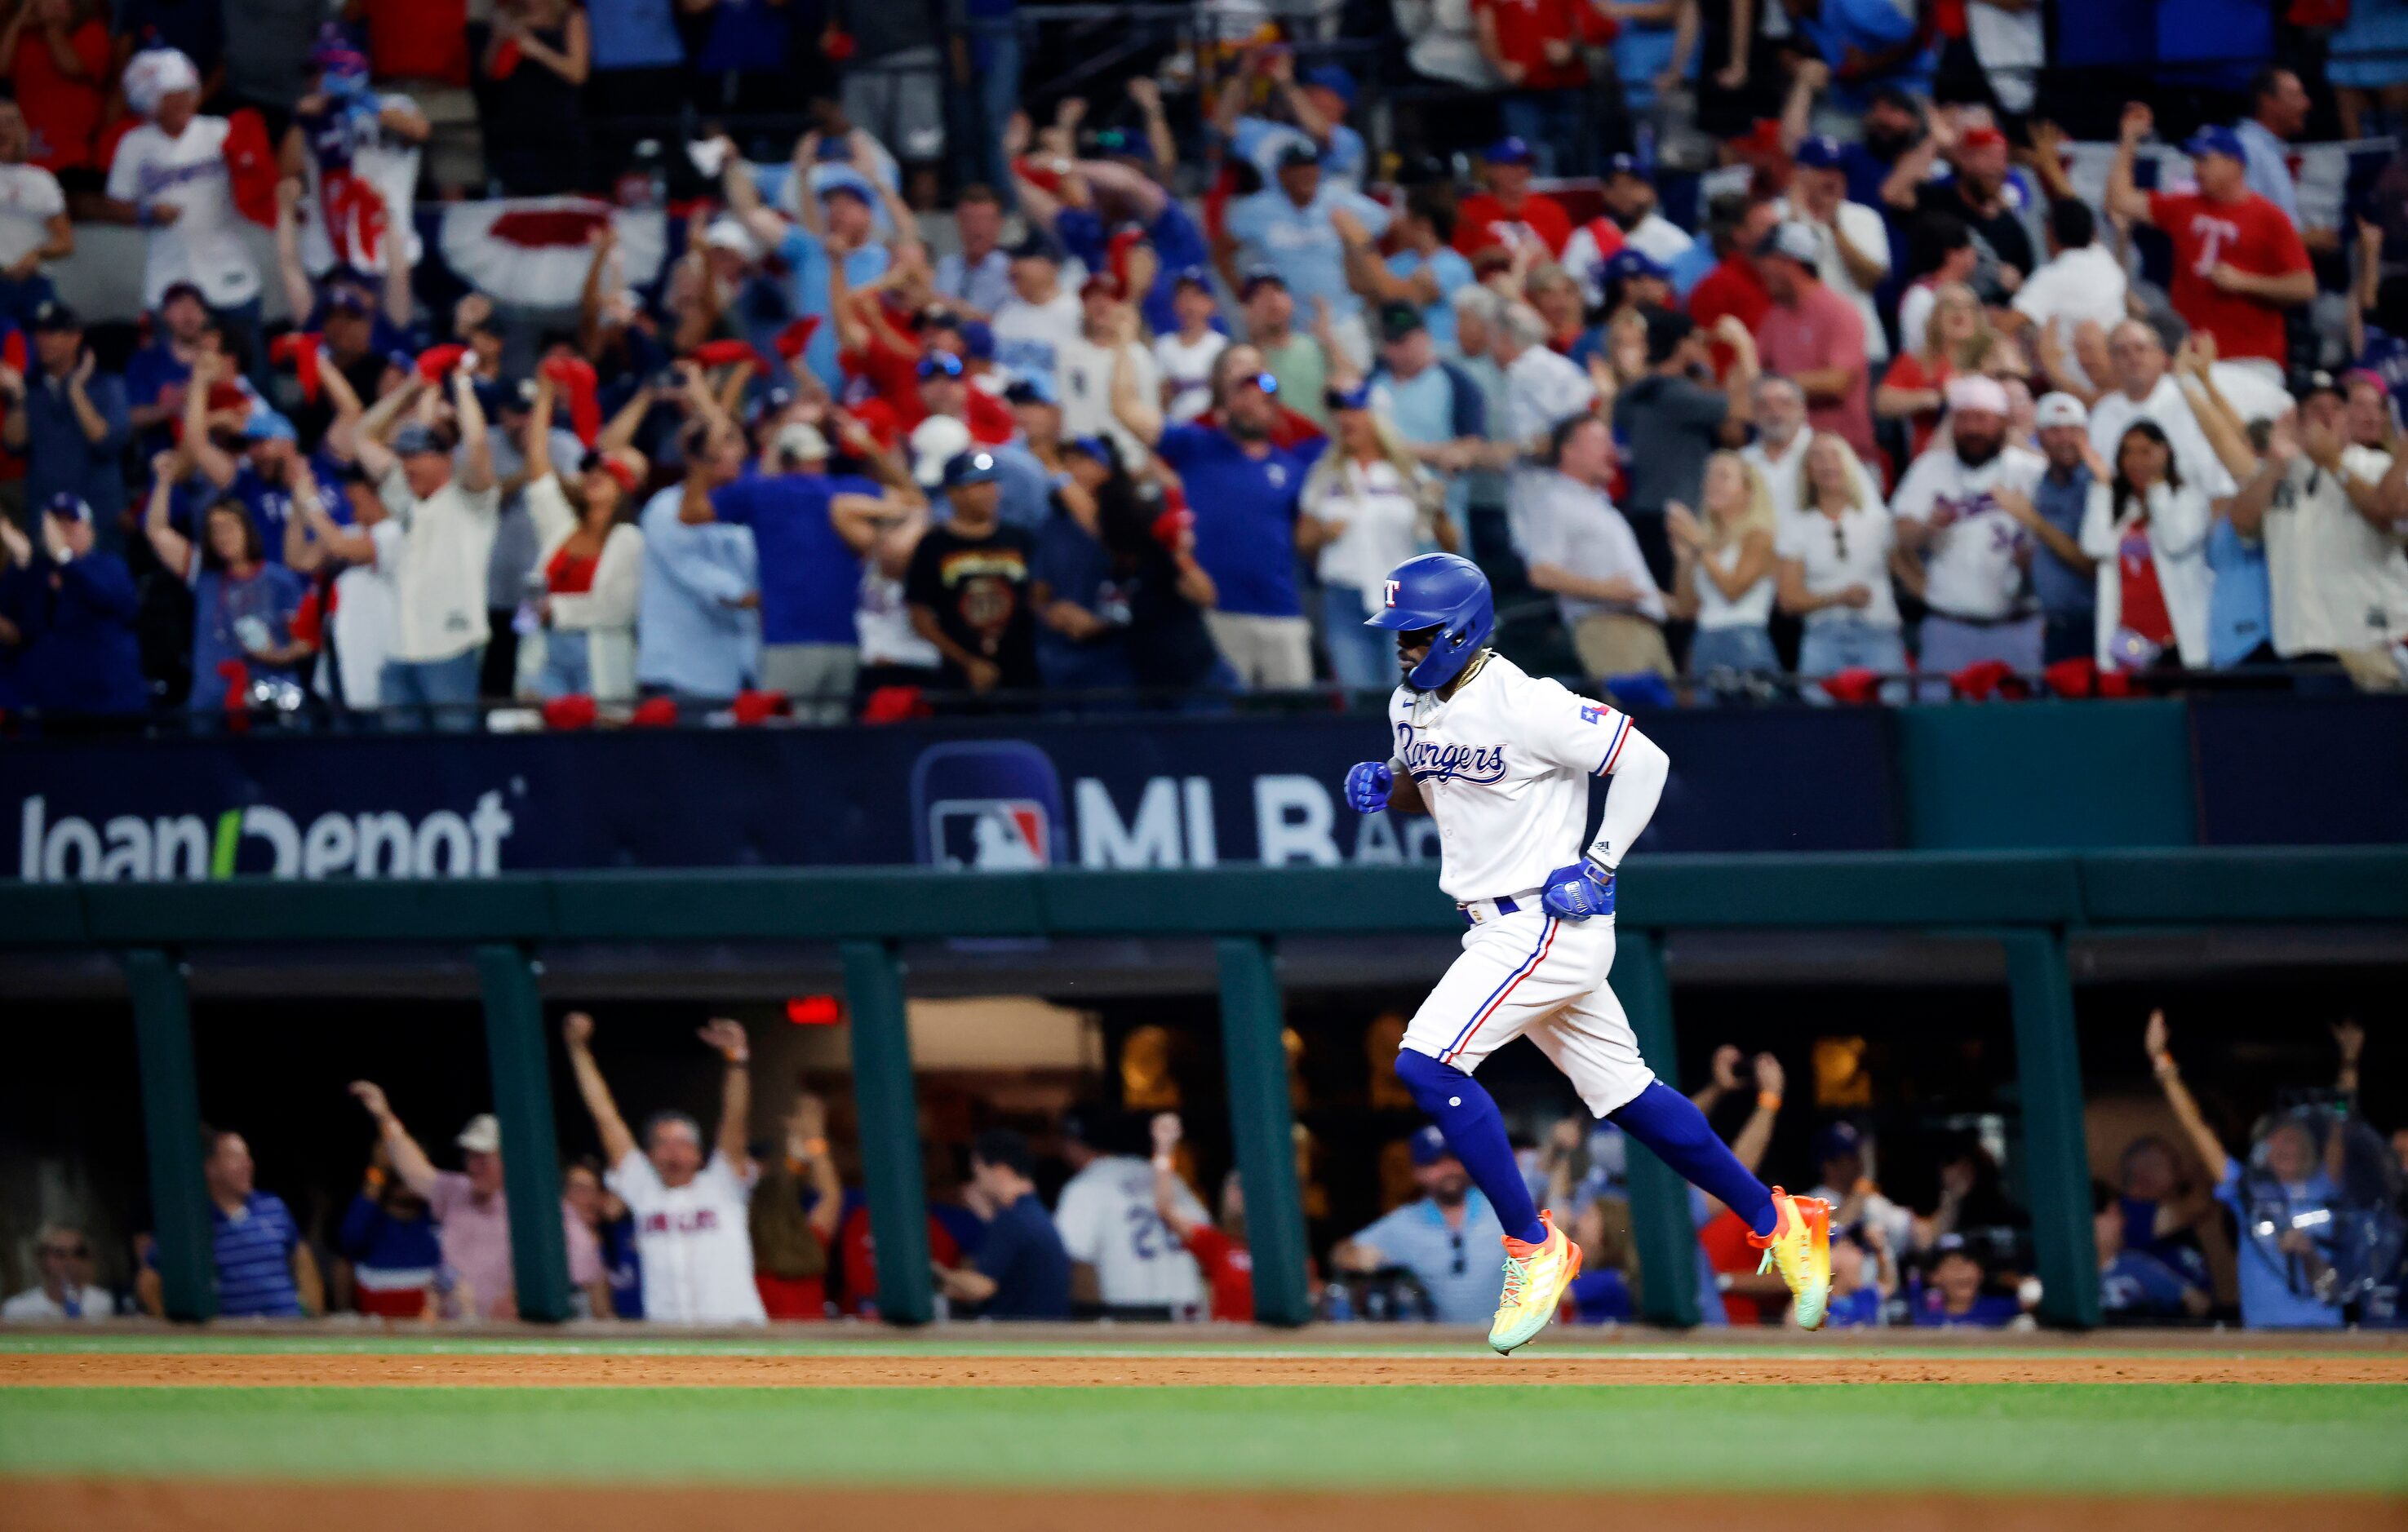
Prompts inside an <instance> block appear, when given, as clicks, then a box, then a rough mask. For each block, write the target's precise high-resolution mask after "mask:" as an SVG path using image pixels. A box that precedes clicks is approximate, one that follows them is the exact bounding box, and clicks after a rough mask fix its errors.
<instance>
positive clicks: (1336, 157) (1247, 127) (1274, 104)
mask: <svg viewBox="0 0 2408 1532" xmlns="http://www.w3.org/2000/svg"><path fill="white" fill-rule="evenodd" d="M1267 57H1268V59H1269V64H1270V75H1269V85H1270V99H1269V103H1268V105H1269V108H1270V109H1271V110H1272V111H1275V112H1277V113H1279V114H1280V115H1279V116H1276V117H1257V116H1254V114H1252V113H1250V112H1245V111H1244V108H1245V103H1246V97H1247V95H1248V93H1250V91H1251V89H1252V87H1253V84H1254V81H1253V79H1251V78H1249V77H1248V76H1246V75H1244V74H1239V75H1234V76H1232V77H1231V78H1230V79H1229V81H1228V83H1227V85H1226V88H1225V89H1224V91H1223V93H1222V95H1221V99H1220V101H1219V103H1218V104H1217V106H1216V108H1215V110H1214V113H1213V117H1214V123H1215V125H1216V126H1217V127H1218V128H1219V129H1220V131H1221V132H1222V134H1223V135H1224V136H1226V137H1227V139H1228V141H1229V151H1230V152H1231V153H1232V154H1234V155H1236V156H1237V157H1238V158H1239V159H1240V160H1243V161H1245V162H1246V163H1247V164H1248V165H1253V166H1254V168H1255V169H1256V170H1257V171H1259V172H1260V173H1261V175H1262V178H1263V179H1264V180H1266V181H1269V180H1272V179H1276V178H1277V177H1278V175H1279V169H1280V165H1281V164H1282V162H1283V158H1284V157H1285V155H1286V153H1287V151H1288V150H1290V149H1291V148H1297V147H1302V148H1306V149H1310V150H1313V151H1314V152H1315V153H1316V154H1317V155H1319V157H1320V160H1321V167H1322V169H1323V170H1325V171H1326V172H1327V173H1328V174H1329V175H1331V176H1335V177H1339V178H1340V179H1344V180H1345V181H1346V182H1347V183H1348V184H1349V185H1357V184H1360V183H1361V181H1362V179H1363V177H1364V174H1365V172H1366V171H1367V169H1368V168H1369V165H1370V154H1369V150H1367V149H1366V148H1365V146H1364V143H1363V136H1362V135H1361V134H1359V133H1357V132H1355V130H1354V129H1353V128H1350V127H1348V126H1347V125H1346V114H1347V113H1348V112H1349V111H1351V110H1353V109H1354V107H1355V77H1354V76H1353V75H1350V74H1348V73H1347V72H1346V71H1345V70H1344V69H1343V68H1341V67H1340V66H1339V65H1338V64H1320V65H1318V66H1316V67H1314V68H1311V69H1307V70H1306V71H1305V72H1304V73H1303V74H1302V75H1301V76H1299V75H1297V73H1296V72H1295V63H1296V61H1295V55H1293V54H1291V53H1289V52H1288V51H1287V50H1285V49H1280V50H1275V51H1272V52H1270V53H1269V54H1268V55H1267ZM1240 113H1244V115H1240Z"/></svg>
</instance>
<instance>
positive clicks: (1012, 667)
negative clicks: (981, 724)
mask: <svg viewBox="0 0 2408 1532" xmlns="http://www.w3.org/2000/svg"><path fill="white" fill-rule="evenodd" d="M1001 477H1002V470H1001V468H999V467H998V466H997V465H996V458H995V454H994V453H993V452H990V451H986V450H985V449H984V448H981V447H975V446H974V447H970V448H968V449H966V450H964V451H960V452H958V453H956V454H954V456H953V458H952V460H951V461H949V462H947V463H946V465H945V469H944V480H943V482H944V489H945V498H946V499H947V500H948V501H949V502H951V504H952V506H953V516H952V518H951V519H950V520H948V521H946V522H943V523H939V524H938V525H936V526H932V527H930V528H929V529H928V530H927V532H926V533H925V535H924V536H923V537H921V538H920V545H919V546H918V547H917V548H914V549H913V550H912V551H911V565H910V568H909V569H908V570H907V571H906V572H905V573H904V576H903V597H904V599H905V601H907V602H908V603H910V610H911V625H912V627H914V628H915V629H917V630H918V631H919V634H920V637H923V638H925V639H926V640H928V642H930V643H932V644H934V645H936V646H937V651H938V652H939V654H941V655H942V656H944V680H943V684H944V685H945V686H946V688H947V689H949V690H952V691H955V692H967V693H970V694H975V695H980V696H983V695H985V694H988V693H991V692H994V691H996V690H997V689H1001V690H1004V691H1021V690H1025V689H1027V688H1031V687H1034V686H1036V685H1037V684H1038V674H1037V626H1036V614H1035V611H1034V609H1032V608H1031V606H1030V605H1029V598H1028V597H1029V591H1028V580H1029V568H1030V566H1032V565H1033V564H1034V563H1035V562H1036V557H1037V540H1036V538H1034V537H1031V536H1030V535H1029V534H1028V533H1027V532H1025V531H1024V530H1023V529H1021V528H1019V527H1016V526H1012V525H1010V524H1008V523H1005V522H1003V521H1002V520H1000V519H999V518H998V517H997V516H996V507H997V505H998V503H999V502H1000V500H1001V498H1002V494H1003V489H1002V486H1001V484H1000V483H998V482H997V480H999V479H1000V478H1001Z"/></svg>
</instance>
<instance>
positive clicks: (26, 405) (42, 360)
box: [0, 299, 131, 523]
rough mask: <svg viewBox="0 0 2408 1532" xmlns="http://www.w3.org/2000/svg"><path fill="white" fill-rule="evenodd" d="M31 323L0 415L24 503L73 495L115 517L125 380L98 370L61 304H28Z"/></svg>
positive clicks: (121, 494)
mask: <svg viewBox="0 0 2408 1532" xmlns="http://www.w3.org/2000/svg"><path fill="white" fill-rule="evenodd" d="M31 328H32V331H33V341H34V354H33V359H32V363H31V365H29V366H27V367H26V369H25V374H24V377H23V379H22V381H20V382H19V384H18V387H17V391H16V393H15V395H14V396H13V397H11V398H10V399H9V400H8V410H7V419H6V422H5V423H0V441H5V442H6V443H7V448H8V450H9V451H12V452H21V453H22V454H24V458H25V500H26V503H27V504H29V505H36V506H39V505H47V504H48V503H50V500H51V499H52V498H53V497H55V496H58V495H62V494H68V495H74V496H76V497H77V498H79V499H81V500H83V501H84V502H86V503H87V504H89V505H90V506H91V507H92V508H93V511H94V513H96V514H97V515H99V516H100V517H101V518H102V519H103V521H104V522H107V523H115V522H116V520H117V517H118V513H119V512H120V511H122V510H123V509H124V508H125V443H126V440H127V437H129V435H130V434H131V432H130V427H129V426H128V423H127V417H126V408H125V381H124V379H122V378H119V377H118V376H117V375H116V374H115V373H111V372H103V371H101V370H100V366H99V362H98V358H97V357H96V355H95V354H94V353H93V351H90V350H89V349H87V348H86V347H85V345H84V343H83V321H82V320H81V319H80V318H79V317H78V315H77V314H76V311H75V310H74V309H72V308H68V307H67V306H66V305H65V304H63V303H60V302H58V301H56V300H55V299H53V300H52V301H50V302H49V303H45V304H43V305H42V306H41V307H40V308H36V310H34V315H33V322H32V326H31Z"/></svg>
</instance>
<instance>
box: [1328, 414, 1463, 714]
mask: <svg viewBox="0 0 2408 1532" xmlns="http://www.w3.org/2000/svg"><path fill="white" fill-rule="evenodd" d="M1328 400H1329V432H1330V437H1331V441H1330V448H1329V451H1326V452H1324V453H1322V455H1321V459H1320V461H1319V462H1317V463H1315V464H1314V465H1313V466H1312V473H1310V474H1308V475H1307V476H1306V477H1305V480H1304V490H1303V493H1302V494H1301V496H1300V497H1299V499H1298V501H1297V507H1298V510H1299V512H1300V514H1299V515H1298V516H1297V523H1296V546H1297V551H1298V552H1300V553H1303V554H1304V555H1306V556H1307V557H1310V558H1312V559H1313V560H1314V567H1315V571H1316V573H1317V574H1318V575H1319V577H1320V580H1321V615H1322V627H1323V641H1324V642H1325V643H1326V645H1327V646H1328V649H1329V668H1330V671H1331V673H1332V674H1334V675H1335V676H1336V677H1337V680H1338V684H1339V685H1340V686H1343V687H1345V688H1346V689H1348V690H1349V691H1357V692H1364V691H1376V692H1386V691H1389V690H1391V689H1393V688H1394V687H1395V685H1396V683H1397V651H1396V646H1395V644H1394V643H1393V642H1391V641H1390V639H1389V637H1388V636H1387V634H1385V633H1384V632H1383V631H1381V630H1380V629H1378V628H1367V627H1365V626H1364V625H1363V623H1364V622H1365V620H1367V619H1368V618H1369V616H1370V615H1371V613H1372V612H1373V611H1374V610H1375V609H1377V608H1378V606H1379V605H1380V598H1381V587H1382V585H1383V582H1384V581H1385V580H1387V578H1388V571H1389V570H1391V569H1394V568H1395V567H1396V566H1398V565H1399V564H1402V563H1404V562H1405V560H1407V559H1409V558H1412V556H1413V555H1414V554H1415V553H1419V552H1424V551H1428V550H1429V549H1431V548H1433V547H1435V548H1438V549H1440V550H1441V551H1445V552H1449V553H1453V552H1457V551H1460V550H1459V549H1458V548H1457V546H1456V544H1457V538H1456V537H1455V522H1454V520H1453V518H1451V517H1449V516H1448V515H1447V514H1446V486H1445V485H1444V484H1443V483H1441V481H1440V480H1437V479H1436V478H1434V477H1433V476H1432V475H1431V474H1430V473H1429V471H1428V470H1427V469H1426V468H1424V467H1423V466H1422V465H1421V464H1420V463H1419V462H1418V461H1416V460H1415V459H1414V457H1413V455H1412V449H1411V448H1410V447H1408V446H1407V445H1406V444H1405V439H1404V437H1401V436H1399V435H1398V433H1397V428H1396V426H1395V424H1394V423H1392V422H1390V421H1389V420H1388V418H1387V416H1386V415H1384V414H1383V413H1381V412H1380V411H1378V410H1376V409H1374V408H1372V407H1371V400H1370V391H1369V389H1367V388H1365V387H1363V386H1362V385H1360V384H1357V385H1355V387H1353V388H1348V389H1337V388H1333V389H1331V390H1330V391H1329V395H1328Z"/></svg>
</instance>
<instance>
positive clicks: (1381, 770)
mask: <svg viewBox="0 0 2408 1532" xmlns="http://www.w3.org/2000/svg"><path fill="white" fill-rule="evenodd" d="M1396 785H1397V774H1396V773H1395V772H1394V771H1392V770H1390V769H1389V768H1388V764H1387V763H1386V762H1385V761H1364V762H1362V763H1360V764H1359V765H1357V766H1355V767H1354V768H1353V769H1351V770H1349V771H1348V772H1347V773H1346V802H1347V804H1348V805H1349V806H1350V807H1351V808H1353V809H1354V810H1355V812H1356V813H1358V814H1376V813H1378V812H1379V811H1380V810H1381V809H1385V808H1386V807H1388V790H1389V789H1390V788H1392V787H1394V786H1396Z"/></svg>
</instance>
